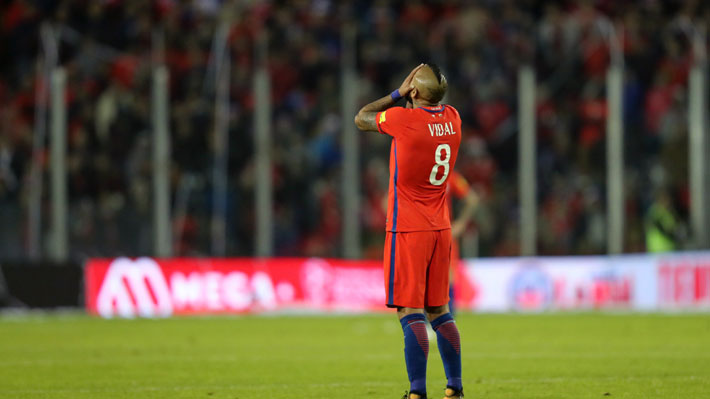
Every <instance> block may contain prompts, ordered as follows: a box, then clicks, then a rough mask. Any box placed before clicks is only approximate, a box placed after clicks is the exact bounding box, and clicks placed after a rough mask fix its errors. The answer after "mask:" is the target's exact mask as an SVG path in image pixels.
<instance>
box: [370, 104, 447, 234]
mask: <svg viewBox="0 0 710 399" xmlns="http://www.w3.org/2000/svg"><path fill="white" fill-rule="evenodd" d="M376 121H377V128H378V129H379V131H380V133H383V134H387V135H390V136H392V138H393V140H392V146H391V148H390V183H389V198H388V201H387V231H394V232H407V231H432V230H443V229H449V228H451V220H450V216H449V206H448V204H447V200H446V187H447V182H448V179H449V175H450V173H451V172H453V170H454V165H455V164H456V157H457V155H458V152H459V144H460V143H461V118H460V117H459V113H458V111H456V109H454V107H452V106H450V105H439V106H436V107H419V108H414V109H410V108H402V107H393V108H390V109H388V110H386V111H382V112H378V113H377V115H376Z"/></svg>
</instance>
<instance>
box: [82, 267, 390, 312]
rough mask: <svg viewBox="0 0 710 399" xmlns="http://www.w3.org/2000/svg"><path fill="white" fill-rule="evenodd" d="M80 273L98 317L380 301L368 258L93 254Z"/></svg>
mask: <svg viewBox="0 0 710 399" xmlns="http://www.w3.org/2000/svg"><path fill="white" fill-rule="evenodd" d="M85 281H86V307H87V309H88V310H89V312H91V313H94V314H98V315H100V316H103V317H116V316H119V317H167V316H170V315H175V314H202V313H245V312H261V311H271V310H284V309H294V310H299V309H308V310H322V311H327V310H337V311H363V310H381V311H382V310H384V309H385V308H384V307H383V304H384V301H385V297H384V289H383V287H384V282H383V274H382V265H381V263H380V262H370V261H364V262H363V261H343V260H324V259H315V258H314V259H299V258H283V259H250V258H238V259H224V258H219V259H209V258H179V259H151V258H137V259H129V258H117V259H91V260H89V261H88V262H87V265H86V268H85Z"/></svg>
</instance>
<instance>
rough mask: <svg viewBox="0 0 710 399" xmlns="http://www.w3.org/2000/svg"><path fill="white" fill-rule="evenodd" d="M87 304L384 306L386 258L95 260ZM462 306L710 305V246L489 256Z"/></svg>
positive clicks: (180, 309)
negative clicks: (663, 250) (709, 249)
mask: <svg viewBox="0 0 710 399" xmlns="http://www.w3.org/2000/svg"><path fill="white" fill-rule="evenodd" d="M85 286H86V297H85V302H86V307H87V310H88V311H89V312H90V313H92V314H97V315H100V316H103V317H116V316H118V317H166V316H171V315H188V314H210V313H260V312H274V311H279V312H282V311H299V312H304V311H306V312H370V311H385V310H386V308H385V307H384V303H385V294H384V277H383V273H382V265H381V262H379V261H350V260H338V259H318V258H275V259H252V258H236V259H210V258H177V259H153V258H136V259H129V258H116V259H92V260H89V261H88V262H87V264H86V267H85ZM456 292H457V294H456V301H457V307H458V309H459V310H471V311H481V312H509V311H518V312H540V311H557V310H593V309H612V310H630V311H664V310H703V311H705V310H710V252H688V253H676V254H666V255H659V256H654V255H620V256H577V257H534V258H495V259H493V258H490V259H469V260H466V261H463V262H462V263H461V265H460V267H459V268H458V270H457V272H456Z"/></svg>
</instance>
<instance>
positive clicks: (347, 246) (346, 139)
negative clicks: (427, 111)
mask: <svg viewBox="0 0 710 399" xmlns="http://www.w3.org/2000/svg"><path fill="white" fill-rule="evenodd" d="M342 49H343V50H342V56H341V57H342V58H341V71H340V77H341V84H340V86H341V91H340V95H341V103H340V106H341V110H340V115H341V116H342V117H341V120H342V122H341V123H342V126H343V141H342V151H343V170H342V173H343V175H342V190H343V191H342V198H343V255H344V256H345V257H346V258H351V259H353V258H358V257H360V221H359V217H358V213H359V209H360V192H359V189H358V188H359V185H360V174H359V173H358V158H359V150H360V149H359V140H358V135H357V131H356V130H355V125H354V124H353V122H352V116H353V115H355V113H356V112H357V109H356V108H357V93H358V90H357V76H356V73H355V27H354V26H353V25H350V24H346V25H344V26H343V30H342Z"/></svg>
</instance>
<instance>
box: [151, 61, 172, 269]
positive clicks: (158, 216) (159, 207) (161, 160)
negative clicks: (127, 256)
mask: <svg viewBox="0 0 710 399" xmlns="http://www.w3.org/2000/svg"><path fill="white" fill-rule="evenodd" d="M152 117H153V198H154V200H153V238H154V241H153V252H154V253H155V256H159V257H169V256H171V255H172V240H171V238H172V236H171V229H170V136H169V133H168V70H167V68H166V67H165V66H164V65H160V66H157V67H156V68H155V69H154V70H153V91H152Z"/></svg>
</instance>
